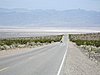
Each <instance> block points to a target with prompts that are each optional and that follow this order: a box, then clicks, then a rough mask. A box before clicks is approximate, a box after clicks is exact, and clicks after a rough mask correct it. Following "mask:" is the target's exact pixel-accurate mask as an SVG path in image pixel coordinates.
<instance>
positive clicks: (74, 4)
mask: <svg viewBox="0 0 100 75" xmlns="http://www.w3.org/2000/svg"><path fill="white" fill-rule="evenodd" d="M0 8H10V9H12V8H27V9H43V10H45V9H56V10H68V9H85V10H95V11H100V0H0Z"/></svg>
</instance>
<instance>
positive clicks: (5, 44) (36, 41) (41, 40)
mask: <svg viewBox="0 0 100 75" xmlns="http://www.w3.org/2000/svg"><path fill="white" fill-rule="evenodd" d="M61 39H62V35H55V36H54V35H51V36H39V37H20V38H7V39H0V50H9V49H14V48H25V47H26V48H27V47H36V46H41V45H46V44H50V43H54V42H59V41H60V40H61Z"/></svg>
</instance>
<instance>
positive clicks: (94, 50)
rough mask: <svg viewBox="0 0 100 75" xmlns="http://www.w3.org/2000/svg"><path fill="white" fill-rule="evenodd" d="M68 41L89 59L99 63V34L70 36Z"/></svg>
mask: <svg viewBox="0 0 100 75" xmlns="http://www.w3.org/2000/svg"><path fill="white" fill-rule="evenodd" d="M69 39H70V41H72V42H74V43H75V44H76V45H77V46H78V47H79V48H80V49H81V50H82V51H83V52H84V53H85V54H86V55H87V56H88V57H89V58H91V59H93V58H94V59H96V60H98V61H100V33H88V34H70V35H69Z"/></svg>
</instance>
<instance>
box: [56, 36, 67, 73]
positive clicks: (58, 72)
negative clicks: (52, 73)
mask: <svg viewBox="0 0 100 75" xmlns="http://www.w3.org/2000/svg"><path fill="white" fill-rule="evenodd" d="M67 36H68V35H67ZM67 40H68V39H67ZM67 50H68V43H67V49H66V51H65V54H64V57H63V59H62V62H61V65H60V68H59V70H58V72H57V75H60V72H61V69H62V67H63V64H64V61H65V58H66V54H67Z"/></svg>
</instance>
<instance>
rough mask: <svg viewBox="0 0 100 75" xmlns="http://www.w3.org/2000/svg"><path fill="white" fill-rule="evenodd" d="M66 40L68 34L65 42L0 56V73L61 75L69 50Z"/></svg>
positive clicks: (6, 74) (63, 39) (64, 38)
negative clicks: (63, 62) (64, 59)
mask: <svg viewBox="0 0 100 75" xmlns="http://www.w3.org/2000/svg"><path fill="white" fill-rule="evenodd" d="M66 40H67V36H64V37H63V38H62V41H63V43H60V42H58V43H54V44H51V45H48V46H46V47H43V48H40V49H35V50H34V49H33V50H32V51H29V52H26V53H22V54H15V55H13V56H8V57H2V58H0V75H59V74H60V72H59V74H58V71H60V70H59V68H61V64H62V60H63V58H64V55H65V52H66V50H67V49H66V48H67V41H66Z"/></svg>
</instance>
